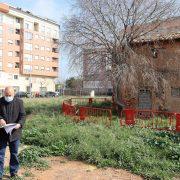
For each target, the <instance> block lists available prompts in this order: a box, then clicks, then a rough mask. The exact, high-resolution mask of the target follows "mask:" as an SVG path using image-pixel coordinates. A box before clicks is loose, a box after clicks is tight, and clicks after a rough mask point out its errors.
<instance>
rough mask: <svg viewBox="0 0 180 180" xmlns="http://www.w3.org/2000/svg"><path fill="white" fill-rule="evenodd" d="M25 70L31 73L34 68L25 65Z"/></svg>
mask: <svg viewBox="0 0 180 180" xmlns="http://www.w3.org/2000/svg"><path fill="white" fill-rule="evenodd" d="M24 70H25V71H27V72H30V71H32V66H30V65H27V64H26V65H24Z"/></svg>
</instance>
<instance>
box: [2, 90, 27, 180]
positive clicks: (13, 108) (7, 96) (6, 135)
mask: <svg viewBox="0 0 180 180" xmlns="http://www.w3.org/2000/svg"><path fill="white" fill-rule="evenodd" d="M24 122H25V110H24V105H23V101H22V100H21V99H19V98H15V97H14V89H13V88H12V87H6V88H5V91H4V97H2V98H0V179H2V176H3V170H4V158H5V151H6V147H7V144H9V150H10V163H9V167H10V175H11V177H15V176H17V172H18V169H19V160H18V148H19V143H20V137H21V133H22V128H23V125H24Z"/></svg>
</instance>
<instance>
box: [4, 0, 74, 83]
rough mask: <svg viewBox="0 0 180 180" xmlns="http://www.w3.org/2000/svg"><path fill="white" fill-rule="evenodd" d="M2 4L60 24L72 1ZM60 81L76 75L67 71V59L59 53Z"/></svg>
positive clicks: (29, 0)
mask: <svg viewBox="0 0 180 180" xmlns="http://www.w3.org/2000/svg"><path fill="white" fill-rule="evenodd" d="M3 2H4V3H7V4H10V5H12V6H15V7H21V8H22V9H24V10H29V11H31V12H33V13H34V14H36V15H40V16H43V17H48V18H49V19H53V20H55V21H57V22H58V23H59V24H60V25H61V24H62V21H63V18H64V17H67V16H68V15H70V12H71V9H72V8H71V6H72V3H73V0H5V1H3ZM60 53H61V54H60V74H59V77H60V80H61V81H64V80H65V79H66V78H68V77H71V76H73V75H76V74H77V73H76V72H72V71H71V70H70V69H69V64H68V58H67V56H66V54H65V53H63V52H62V51H60Z"/></svg>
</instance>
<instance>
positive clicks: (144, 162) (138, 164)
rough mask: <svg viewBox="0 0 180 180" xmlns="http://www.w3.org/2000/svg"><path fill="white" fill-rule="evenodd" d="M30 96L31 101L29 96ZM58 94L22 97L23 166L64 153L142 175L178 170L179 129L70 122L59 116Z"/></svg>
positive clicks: (152, 176) (161, 176)
mask: <svg viewBox="0 0 180 180" xmlns="http://www.w3.org/2000/svg"><path fill="white" fill-rule="evenodd" d="M31 101H32V102H31ZM61 102H62V99H60V98H59V99H46V100H35V102H34V101H33V100H26V101H25V106H26V109H27V110H28V112H29V115H30V114H32V115H30V116H29V118H28V120H27V122H26V125H25V130H24V132H23V137H22V142H23V143H24V144H26V145H31V146H30V147H29V148H27V149H24V150H23V151H22V152H21V153H20V161H21V163H22V164H23V165H25V166H28V165H29V166H30V167H32V166H33V167H37V168H40V167H43V168H47V167H48V165H47V163H46V162H44V161H43V160H42V159H41V158H42V157H46V156H61V155H62V156H68V157H69V158H71V159H75V160H82V161H85V162H88V163H91V164H95V165H97V166H98V167H115V168H123V169H127V170H129V171H131V172H133V173H135V174H138V175H142V176H143V177H145V178H147V179H172V178H173V177H174V176H179V175H180V144H179V142H180V135H179V134H172V133H170V132H158V131H153V130H149V129H141V128H138V127H123V128H121V127H119V122H118V119H116V120H113V123H112V125H111V126H110V127H108V128H107V127H106V126H105V125H103V124H102V123H101V124H97V123H96V124H94V123H91V122H81V123H75V122H73V121H72V120H71V119H70V118H69V117H64V116H62V114H61V113H60V112H61V109H60V103H61Z"/></svg>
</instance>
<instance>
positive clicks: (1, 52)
mask: <svg viewBox="0 0 180 180" xmlns="http://www.w3.org/2000/svg"><path fill="white" fill-rule="evenodd" d="M2 54H3V51H2V49H0V57H2Z"/></svg>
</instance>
